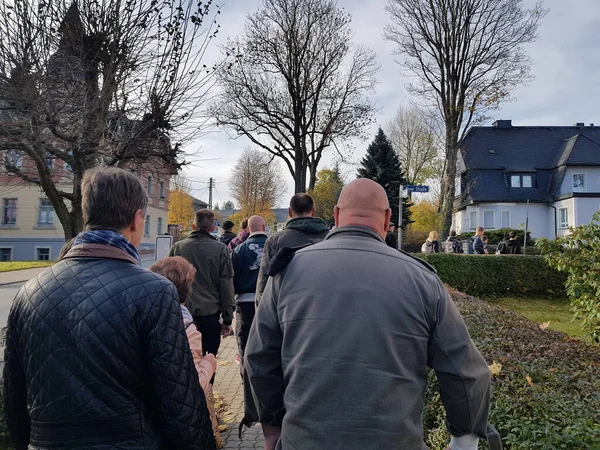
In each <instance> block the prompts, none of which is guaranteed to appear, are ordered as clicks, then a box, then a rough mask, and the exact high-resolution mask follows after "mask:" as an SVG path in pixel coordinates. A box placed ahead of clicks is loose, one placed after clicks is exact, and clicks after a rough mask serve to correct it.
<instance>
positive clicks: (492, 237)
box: [456, 228, 535, 246]
mask: <svg viewBox="0 0 600 450" xmlns="http://www.w3.org/2000/svg"><path fill="white" fill-rule="evenodd" d="M511 231H514V232H515V233H517V240H518V241H519V242H520V243H521V245H522V244H523V238H524V237H525V231H523V230H515V229H513V228H498V229H497V230H485V231H484V233H483V234H484V236H485V237H487V238H488V240H489V243H490V244H498V243H499V242H500V241H501V240H502V239H504V236H506V235H507V234H508V233H510V232H511ZM473 235H475V231H474V230H473V231H468V232H466V233H461V234H459V235H457V236H456V237H457V238H458V239H460V240H463V241H464V240H467V239H470V238H471V237H472V236H473ZM534 244H535V239H532V238H531V231H527V245H528V246H529V245H534Z"/></svg>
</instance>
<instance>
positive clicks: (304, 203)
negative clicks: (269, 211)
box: [256, 193, 329, 305]
mask: <svg viewBox="0 0 600 450" xmlns="http://www.w3.org/2000/svg"><path fill="white" fill-rule="evenodd" d="M288 215H289V216H290V217H291V219H290V220H289V221H288V222H287V223H286V224H285V229H284V230H283V231H281V232H279V233H277V234H276V235H274V236H271V237H270V238H269V239H267V242H266V244H265V250H264V252H263V260H262V263H261V265H260V272H259V274H258V283H257V285H256V304H257V305H258V304H259V302H260V298H261V296H262V293H263V291H264V289H265V285H266V284H267V279H268V278H269V276H268V270H269V262H270V261H271V259H272V258H273V257H274V256H275V255H276V254H277V252H278V251H279V249H282V248H284V247H299V246H302V245H307V244H315V243H317V242H321V241H322V240H323V239H324V238H325V236H327V233H328V232H329V227H328V226H327V223H326V222H325V221H324V220H323V219H318V218H315V217H314V215H315V203H314V201H313V199H312V197H311V196H310V195H308V194H305V193H300V194H296V195H294V196H293V197H292V199H291V200H290V207H289V208H288Z"/></svg>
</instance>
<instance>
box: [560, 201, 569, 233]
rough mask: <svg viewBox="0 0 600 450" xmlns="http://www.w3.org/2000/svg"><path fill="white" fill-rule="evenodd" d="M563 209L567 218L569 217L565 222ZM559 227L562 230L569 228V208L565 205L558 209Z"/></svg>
mask: <svg viewBox="0 0 600 450" xmlns="http://www.w3.org/2000/svg"><path fill="white" fill-rule="evenodd" d="M563 211H564V212H565V218H566V219H567V220H566V221H565V222H563V220H562V219H563V217H562V215H563ZM558 227H559V228H560V229H562V230H564V229H565V228H569V208H567V207H564V208H559V209H558Z"/></svg>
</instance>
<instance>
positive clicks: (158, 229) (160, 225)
mask: <svg viewBox="0 0 600 450" xmlns="http://www.w3.org/2000/svg"><path fill="white" fill-rule="evenodd" d="M156 222H157V223H156V235H157V236H160V235H161V234H163V229H162V228H163V218H162V217H159V218H158V220H157V221H156Z"/></svg>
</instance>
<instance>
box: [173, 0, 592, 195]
mask: <svg viewBox="0 0 600 450" xmlns="http://www.w3.org/2000/svg"><path fill="white" fill-rule="evenodd" d="M224 1H225V3H223V10H222V13H221V15H220V17H219V20H220V22H219V23H220V24H221V32H222V34H221V36H220V41H223V40H224V39H225V38H226V37H227V36H233V35H236V34H237V33H238V32H239V31H240V30H241V29H242V28H243V24H244V21H245V17H246V15H247V14H248V13H250V12H253V11H255V10H256V9H257V8H258V6H259V5H260V4H261V3H262V1H261V0H224ZM525 3H526V4H527V5H532V4H533V3H534V1H531V0H526V1H525ZM386 4H387V0H363V1H358V0H338V5H339V6H341V7H343V8H344V9H346V10H347V11H348V12H349V13H350V14H351V15H352V28H353V30H354V32H355V37H354V42H355V43H359V44H362V45H366V46H368V47H370V48H372V49H374V50H375V51H376V52H377V55H378V58H379V63H380V65H381V71H380V73H379V77H378V78H379V84H378V86H377V89H376V92H375V93H374V95H373V97H372V100H373V101H374V102H375V104H376V105H377V107H378V108H379V109H380V111H379V113H378V114H377V124H375V125H373V126H372V129H371V130H369V136H371V137H374V134H375V132H376V130H377V127H378V126H383V125H385V124H386V122H388V121H389V120H390V118H391V117H392V116H393V114H394V112H395V111H396V109H397V108H398V106H399V105H400V104H403V103H407V102H408V101H409V100H410V96H409V95H408V94H407V92H406V89H405V85H406V84H407V81H408V80H407V79H406V78H405V77H403V76H402V74H401V73H400V66H399V65H398V64H397V63H396V62H395V57H394V55H393V50H394V44H393V43H391V42H387V41H386V40H385V39H384V38H383V36H382V34H383V33H382V30H383V26H384V25H385V24H386V23H388V19H387V17H386V13H385V9H384V8H385V5H386ZM544 7H546V8H549V9H550V12H549V13H548V15H546V17H545V18H544V20H543V22H542V25H541V27H540V29H539V35H540V39H539V41H537V42H535V43H533V44H529V45H528V46H527V47H526V50H527V52H528V54H529V55H530V56H531V58H532V59H533V67H532V74H533V75H534V76H535V79H534V80H533V81H532V82H531V83H530V84H529V85H528V86H522V87H519V88H518V89H517V90H516V92H515V94H514V100H513V101H512V102H509V103H505V104H503V105H502V106H501V108H500V110H499V111H497V112H496V113H495V114H494V118H495V119H512V121H513V124H514V125H572V124H574V123H576V122H585V123H586V125H587V124H589V123H595V124H596V125H600V82H599V81H598V74H599V73H600V39H599V37H600V33H599V32H598V30H600V1H599V0H571V1H568V2H567V1H565V0H545V1H544ZM218 55H219V52H218V49H217V48H216V46H213V47H212V48H211V52H210V53H208V54H207V61H210V62H212V61H214V60H216V59H217V58H218ZM490 124H491V123H490ZM368 144H369V141H367V142H362V141H356V142H355V143H354V151H353V160H355V161H359V160H360V158H362V156H363V155H364V153H365V151H366V147H367V146H368ZM249 145H250V142H249V141H248V140H246V139H245V138H238V139H237V140H231V139H229V138H228V136H227V134H226V133H225V132H224V131H214V132H211V133H210V134H208V135H206V136H204V137H203V138H202V139H200V140H199V141H198V142H197V143H196V144H195V145H190V146H189V150H190V151H198V150H200V151H201V152H202V153H201V155H200V156H199V157H198V158H201V159H205V161H198V162H195V163H194V165H193V166H190V167H188V168H186V169H185V170H184V176H185V177H187V178H189V179H191V180H192V187H193V195H194V196H196V197H198V198H200V199H203V200H205V201H207V200H208V179H209V177H213V178H215V179H216V180H217V185H216V191H215V192H213V204H214V203H219V204H221V205H222V204H223V202H224V201H226V200H233V198H232V197H231V194H230V192H229V188H228V178H229V175H230V172H231V169H232V168H233V166H234V164H235V162H236V160H237V158H238V157H239V155H240V153H241V151H242V150H243V149H244V148H245V147H247V146H249ZM324 159H325V161H324V163H323V164H322V166H321V167H322V168H324V167H326V166H327V164H329V163H330V161H331V160H330V159H327V158H324ZM282 167H283V166H282ZM345 171H346V175H347V178H348V180H351V179H353V178H354V169H352V167H350V166H347V167H346V168H345ZM286 176H287V178H288V194H289V195H291V194H292V193H293V182H292V178H291V175H289V173H288V172H287V170H286ZM289 195H287V196H286V197H284V199H283V200H282V204H286V203H287V201H288V199H289ZM236 207H237V205H236Z"/></svg>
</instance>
